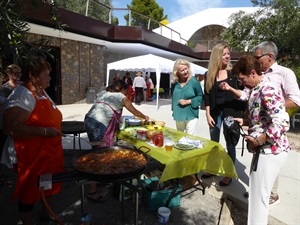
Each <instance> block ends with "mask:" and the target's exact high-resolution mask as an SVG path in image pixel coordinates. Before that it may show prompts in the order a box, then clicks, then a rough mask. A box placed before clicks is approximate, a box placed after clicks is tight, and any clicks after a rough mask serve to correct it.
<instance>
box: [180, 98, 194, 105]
mask: <svg viewBox="0 0 300 225" xmlns="http://www.w3.org/2000/svg"><path fill="white" fill-rule="evenodd" d="M191 102H192V101H191V100H190V99H180V100H179V101H178V104H179V105H189V104H191Z"/></svg>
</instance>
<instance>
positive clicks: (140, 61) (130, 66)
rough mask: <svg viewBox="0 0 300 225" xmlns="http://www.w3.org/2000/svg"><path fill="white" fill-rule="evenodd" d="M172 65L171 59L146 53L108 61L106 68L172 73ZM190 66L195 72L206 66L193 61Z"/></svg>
mask: <svg viewBox="0 0 300 225" xmlns="http://www.w3.org/2000/svg"><path fill="white" fill-rule="evenodd" d="M173 66H174V61H173V60H170V59H166V58H163V57H160V56H156V55H152V54H147V55H142V56H136V57H130V58H127V59H122V60H119V61H116V62H112V63H108V64H107V69H108V70H120V71H144V72H156V69H157V68H159V70H160V72H161V73H172V71H173ZM191 67H192V70H193V72H194V73H195V74H204V73H205V72H206V71H207V69H206V68H204V67H202V66H199V65H196V64H194V63H191Z"/></svg>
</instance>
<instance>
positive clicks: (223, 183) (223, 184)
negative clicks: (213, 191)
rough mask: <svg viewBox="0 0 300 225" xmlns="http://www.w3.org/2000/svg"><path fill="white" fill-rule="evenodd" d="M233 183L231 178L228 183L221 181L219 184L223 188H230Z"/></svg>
mask: <svg viewBox="0 0 300 225" xmlns="http://www.w3.org/2000/svg"><path fill="white" fill-rule="evenodd" d="M231 181H232V179H231V178H230V180H229V181H228V183H225V182H224V181H223V180H221V181H220V182H219V185H220V186H221V187H226V186H228V185H229V184H230V183H231Z"/></svg>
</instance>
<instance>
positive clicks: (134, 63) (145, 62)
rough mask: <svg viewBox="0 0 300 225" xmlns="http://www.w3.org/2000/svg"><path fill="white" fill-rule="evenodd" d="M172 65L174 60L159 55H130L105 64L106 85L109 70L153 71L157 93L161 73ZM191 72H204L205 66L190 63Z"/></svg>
mask: <svg viewBox="0 0 300 225" xmlns="http://www.w3.org/2000/svg"><path fill="white" fill-rule="evenodd" d="M173 66H174V61H172V60H170V59H166V58H163V57H160V56H156V55H152V54H148V55H142V56H136V57H131V58H127V59H123V60H119V61H116V62H112V63H108V64H107V75H106V85H108V83H109V72H110V70H119V71H135V72H137V71H141V72H143V74H145V72H149V73H150V72H155V73H156V90H157V92H156V93H159V84H160V78H161V73H172V71H173ZM191 66H192V69H193V73H195V74H204V73H205V72H206V70H207V69H206V68H204V67H201V66H198V65H196V64H193V63H191ZM156 109H158V98H156Z"/></svg>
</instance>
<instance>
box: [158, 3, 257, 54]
mask: <svg viewBox="0 0 300 225" xmlns="http://www.w3.org/2000/svg"><path fill="white" fill-rule="evenodd" d="M257 10H258V8H257V7H241V8H210V9H206V10H203V11H201V12H198V13H196V14H193V15H191V16H188V17H185V18H183V19H180V20H177V21H175V22H173V23H169V24H168V25H167V26H168V28H170V29H168V28H166V27H164V26H162V27H160V28H157V29H155V30H153V31H154V32H156V33H158V34H161V35H163V36H165V37H167V38H169V39H172V40H175V41H177V42H180V43H181V44H186V42H187V41H191V43H192V44H193V40H196V39H197V40H199V39H198V38H199V37H201V38H202V37H203V38H204V39H203V40H208V38H211V39H210V40H216V39H217V36H216V34H220V33H221V31H222V29H224V28H226V27H228V18H229V17H230V15H231V14H233V13H237V12H239V11H245V12H246V13H253V12H255V11H257ZM211 31H214V32H212V33H211ZM209 35H212V36H209ZM218 37H219V36H218ZM216 41H217V40H216ZM198 44H199V43H198ZM207 46H208V50H209V49H210V47H209V45H207Z"/></svg>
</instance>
